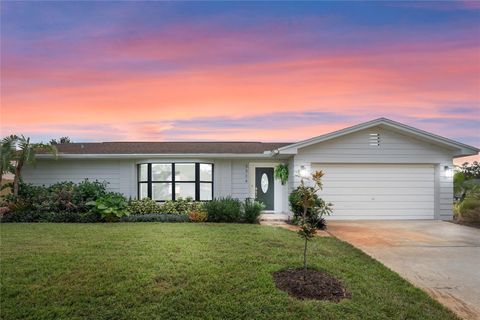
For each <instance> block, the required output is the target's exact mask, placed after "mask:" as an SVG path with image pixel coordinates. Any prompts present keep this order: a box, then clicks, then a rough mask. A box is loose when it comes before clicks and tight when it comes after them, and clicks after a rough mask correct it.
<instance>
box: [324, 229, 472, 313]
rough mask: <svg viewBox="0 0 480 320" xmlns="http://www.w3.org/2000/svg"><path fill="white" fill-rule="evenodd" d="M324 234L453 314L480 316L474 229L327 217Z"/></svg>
mask: <svg viewBox="0 0 480 320" xmlns="http://www.w3.org/2000/svg"><path fill="white" fill-rule="evenodd" d="M328 232H329V233H330V234H332V235H334V236H335V237H337V238H339V239H341V240H344V241H347V242H349V243H351V244H352V245H354V246H355V247H357V248H359V249H361V250H363V251H364V252H365V253H367V254H368V255H370V256H372V257H374V258H375V259H377V260H379V261H380V262H382V263H383V264H384V265H386V266H387V267H389V268H390V269H392V270H394V271H395V272H397V273H398V274H400V275H401V276H402V277H404V278H405V279H407V280H409V281H410V282H411V283H413V284H414V285H416V286H417V287H420V288H422V289H424V290H425V291H426V292H428V293H429V294H430V295H431V296H432V297H433V298H435V299H437V300H438V301H439V302H440V303H442V304H444V305H445V306H447V307H448V308H450V309H451V310H453V311H454V312H456V313H457V314H458V315H459V316H461V317H463V318H465V319H480V229H475V228H471V227H465V226H460V225H456V224H453V223H450V222H445V221H438V220H419V221H412V220H410V221H329V223H328Z"/></svg>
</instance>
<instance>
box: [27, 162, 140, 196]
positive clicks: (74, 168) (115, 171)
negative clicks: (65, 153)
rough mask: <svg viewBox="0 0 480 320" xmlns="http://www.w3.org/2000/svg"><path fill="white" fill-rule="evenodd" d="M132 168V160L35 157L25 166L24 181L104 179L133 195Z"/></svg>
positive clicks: (110, 185) (44, 183)
mask: <svg viewBox="0 0 480 320" xmlns="http://www.w3.org/2000/svg"><path fill="white" fill-rule="evenodd" d="M135 177H136V172H135V164H134V161H133V160H63V159H58V160H45V159H42V160H40V159H39V160H37V163H36V166H35V167H32V166H26V167H25V169H24V171H23V179H24V181H25V182H28V183H33V184H35V185H51V184H53V183H56V182H60V181H72V182H76V183H78V182H81V181H83V180H85V179H89V180H98V181H106V182H108V185H107V189H108V190H110V191H114V192H120V193H123V194H124V195H125V196H126V197H136V196H137V191H136V190H137V187H136V183H135V181H136V178H135Z"/></svg>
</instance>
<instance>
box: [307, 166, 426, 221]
mask: <svg viewBox="0 0 480 320" xmlns="http://www.w3.org/2000/svg"><path fill="white" fill-rule="evenodd" d="M312 168H313V170H323V172H324V173H325V176H324V180H323V182H324V184H323V187H324V190H322V191H320V192H319V195H320V196H321V197H322V198H323V199H324V200H325V201H327V202H331V203H333V205H334V206H333V215H332V216H331V218H332V219H336V218H338V219H347V218H350V219H433V216H434V203H435V202H434V198H435V197H434V192H435V191H434V185H435V175H434V168H433V165H399V164H321V165H320V164H318V165H313V166H312Z"/></svg>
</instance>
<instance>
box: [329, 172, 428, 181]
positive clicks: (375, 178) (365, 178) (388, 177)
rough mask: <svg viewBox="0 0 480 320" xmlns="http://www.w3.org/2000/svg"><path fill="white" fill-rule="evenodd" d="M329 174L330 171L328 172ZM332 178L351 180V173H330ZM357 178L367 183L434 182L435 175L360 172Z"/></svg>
mask: <svg viewBox="0 0 480 320" xmlns="http://www.w3.org/2000/svg"><path fill="white" fill-rule="evenodd" d="M327 174H328V173H327ZM328 176H329V178H330V179H335V180H336V181H351V180H352V175H351V174H328ZM355 177H356V178H361V179H362V181H363V182H365V183H371V182H375V181H392V180H395V181H429V182H432V181H434V180H435V177H434V176H433V175H432V174H418V175H413V176H412V175H407V174H397V175H388V174H378V175H372V174H359V175H355Z"/></svg>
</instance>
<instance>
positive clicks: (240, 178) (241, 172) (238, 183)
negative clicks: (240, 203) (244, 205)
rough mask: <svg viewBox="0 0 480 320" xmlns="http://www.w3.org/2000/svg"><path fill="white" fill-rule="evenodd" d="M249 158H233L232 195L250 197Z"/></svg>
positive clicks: (234, 196)
mask: <svg viewBox="0 0 480 320" xmlns="http://www.w3.org/2000/svg"><path fill="white" fill-rule="evenodd" d="M248 163H249V161H248V160H232V179H231V184H232V197H233V198H238V199H241V200H245V199H246V198H248V197H250V192H249V187H248Z"/></svg>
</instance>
